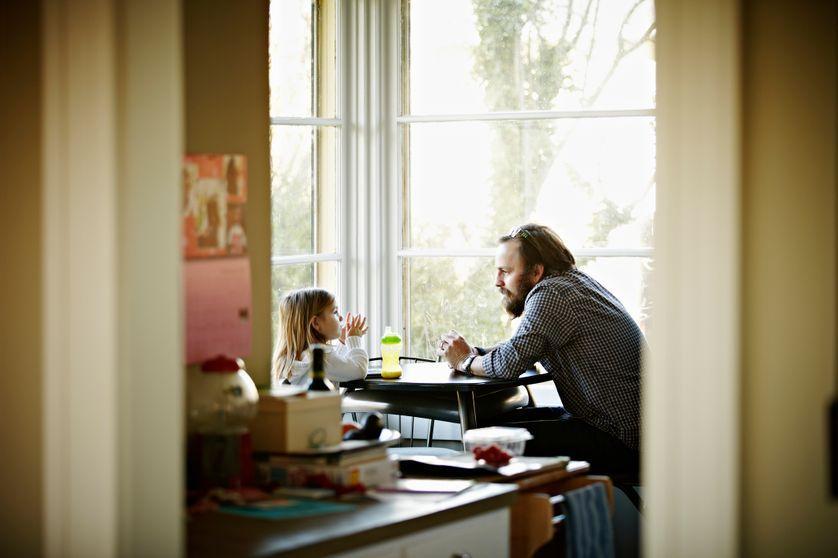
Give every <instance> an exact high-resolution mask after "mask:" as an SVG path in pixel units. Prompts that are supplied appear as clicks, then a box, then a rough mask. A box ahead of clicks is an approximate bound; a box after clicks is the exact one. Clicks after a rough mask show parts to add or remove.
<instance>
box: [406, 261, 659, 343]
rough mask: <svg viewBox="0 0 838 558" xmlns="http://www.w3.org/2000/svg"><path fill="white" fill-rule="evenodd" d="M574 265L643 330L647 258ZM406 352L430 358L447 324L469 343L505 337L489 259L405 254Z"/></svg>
mask: <svg viewBox="0 0 838 558" xmlns="http://www.w3.org/2000/svg"><path fill="white" fill-rule="evenodd" d="M578 264H579V268H580V269H582V270H583V271H585V272H586V273H588V274H589V275H591V276H592V277H593V278H594V279H596V280H597V281H599V282H600V283H602V284H603V285H604V286H605V288H607V289H608V290H609V291H611V292H612V293H613V294H614V296H616V297H617V298H618V299H619V300H620V302H622V304H623V306H625V308H626V310H627V311H628V312H629V314H631V316H632V317H633V318H634V319H635V320H636V321H637V323H638V324H639V325H640V328H641V329H643V330H644V331H645V328H646V320H647V316H648V314H649V312H650V310H651V301H650V299H649V281H648V280H649V275H650V273H651V270H652V261H651V259H650V258H604V257H600V258H580V259H579V261H578ZM404 269H405V273H406V278H407V279H406V283H407V285H408V290H407V293H408V303H407V304H408V309H407V310H408V315H409V324H410V328H409V332H410V333H409V340H408V342H409V353H408V354H410V355H411V356H420V357H426V358H435V353H434V350H435V346H436V341H437V339H438V338H439V336H440V335H442V334H443V333H445V332H447V331H448V330H450V329H452V328H453V329H455V330H457V331H458V332H459V333H461V334H462V335H463V336H464V337H465V338H466V340H467V341H468V342H469V343H471V344H472V345H478V346H483V347H488V346H492V345H494V344H496V343H498V342H500V341H503V340H505V339H508V338H509V336H510V335H511V334H512V332H513V325H512V324H511V323H510V320H509V319H508V316H507V315H506V313H505V312H504V311H503V309H502V307H501V296H500V294H498V291H497V289H496V288H495V287H494V262H493V261H492V260H491V259H489V258H409V259H408V260H407V261H406V262H405V264H404Z"/></svg>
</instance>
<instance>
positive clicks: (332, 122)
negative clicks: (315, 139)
mask: <svg viewBox="0 0 838 558" xmlns="http://www.w3.org/2000/svg"><path fill="white" fill-rule="evenodd" d="M273 1H280V0H273ZM343 4H346V2H342V1H341V0H335V81H336V84H335V94H336V96H337V98H336V99H335V109H336V110H335V112H336V115H335V118H320V117H313V116H312V117H306V116H269V120H270V122H269V124H270V126H271V129H273V126H310V127H312V128H313V129H314V128H326V127H331V128H335V129H336V131H337V134H338V136H339V137H340V142H339V144H338V145H339V147H338V149H339V153H338V157H337V161H340V163H339V164H338V168H337V169H336V172H335V182H336V184H335V194H336V195H335V204H336V207H335V215H336V220H337V222H336V223H335V232H336V235H337V238H336V239H335V246H336V251H335V252H318V251H317V249H316V246H315V249H314V250H313V251H312V252H311V253H308V254H294V255H286V256H278V255H275V254H273V249H272V252H271V274H273V273H274V271H275V270H276V269H277V268H278V267H282V266H290V265H299V264H317V263H322V262H337V264H338V266H339V275H338V292H337V293H335V294H336V296H337V297H338V299H339V300H342V299H343V297H344V296H345V295H344V292H345V291H346V290H347V289H346V285H348V284H349V283H347V279H348V277H347V275H346V272H345V269H344V268H345V267H346V265H345V263H346V261H347V258H346V257H345V255H346V248H347V247H346V238H347V235H346V234H345V233H344V224H345V222H346V220H347V219H346V218H345V212H344V204H345V200H346V199H347V187H346V186H347V182H346V180H345V172H344V169H345V166H346V161H347V157H346V153H347V151H348V149H347V143H346V142H347V140H348V139H349V126H347V119H346V115H347V111H346V103H345V102H344V101H345V97H347V95H346V91H345V87H344V86H343V80H344V79H345V77H344V76H346V75H347V74H346V68H347V61H346V58H347V50H346V48H345V43H344V40H345V37H344V36H343V35H344V25H343V21H344V18H345V14H344V9H343ZM312 26H313V27H316V23H315V22H312ZM313 41H314V43H315V44H316V41H317V39H316V29H314V30H313ZM313 59H314V57H313ZM315 79H316V78H315ZM313 187H314V197H313V203H312V211H313V212H314V214H313V215H312V217H313V218H314V219H315V222H316V219H317V216H316V211H317V198H316V194H317V191H318V184H317V182H316V179H315V182H314V183H313ZM271 203H273V202H271ZM271 226H273V225H271ZM312 232H313V234H314V235H315V239H314V240H315V244H316V235H317V227H313V229H312ZM314 282H315V284H316V283H317V266H314ZM272 296H273V294H272ZM272 338H273V336H272Z"/></svg>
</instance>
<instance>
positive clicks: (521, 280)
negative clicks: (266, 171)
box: [495, 239, 536, 318]
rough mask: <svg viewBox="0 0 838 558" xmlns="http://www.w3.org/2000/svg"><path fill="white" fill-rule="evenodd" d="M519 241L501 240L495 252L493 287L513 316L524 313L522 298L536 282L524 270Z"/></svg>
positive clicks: (532, 276)
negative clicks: (495, 268)
mask: <svg viewBox="0 0 838 558" xmlns="http://www.w3.org/2000/svg"><path fill="white" fill-rule="evenodd" d="M520 243H521V241H520V240H518V239H513V240H509V241H507V242H503V243H501V245H500V246H498V250H497V253H496V254H495V266H496V267H497V275H495V287H497V288H498V290H499V291H500V294H502V295H503V307H504V309H506V311H507V312H508V313H509V314H510V315H512V316H513V317H515V318H517V317H518V316H520V315H521V314H523V313H524V300H525V299H526V298H527V294H529V292H530V291H531V290H532V288H533V287H534V286H535V283H536V281H535V277H534V275H533V273H532V272H527V270H526V265H525V264H524V259H523V258H522V257H521V247H520Z"/></svg>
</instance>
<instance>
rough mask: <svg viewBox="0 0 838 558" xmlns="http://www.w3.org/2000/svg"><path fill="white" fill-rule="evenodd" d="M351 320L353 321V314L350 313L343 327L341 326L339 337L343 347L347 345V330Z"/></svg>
mask: <svg viewBox="0 0 838 558" xmlns="http://www.w3.org/2000/svg"><path fill="white" fill-rule="evenodd" d="M350 319H352V312H349V313H348V314H347V315H346V318H344V320H343V325H341V326H340V336H339V337H338V341H340V344H341V345H346V330H347V325H348V324H349V320H350Z"/></svg>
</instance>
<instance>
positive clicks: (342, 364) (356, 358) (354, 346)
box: [323, 335, 369, 382]
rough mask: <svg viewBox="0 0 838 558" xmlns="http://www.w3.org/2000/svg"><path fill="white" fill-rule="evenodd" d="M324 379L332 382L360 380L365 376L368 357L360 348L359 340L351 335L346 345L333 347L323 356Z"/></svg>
mask: <svg viewBox="0 0 838 558" xmlns="http://www.w3.org/2000/svg"><path fill="white" fill-rule="evenodd" d="M323 366H324V368H325V369H326V377H327V378H329V379H330V380H332V381H333V382H349V381H352V380H360V379H361V378H364V377H365V376H366V375H367V368H368V367H369V356H368V355H367V351H366V350H364V348H363V347H362V346H361V338H360V337H358V336H354V335H351V336H349V337H347V338H346V345H341V344H339V345H333V346H331V347H330V348H329V350H328V351H327V352H326V354H324V355H323Z"/></svg>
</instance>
